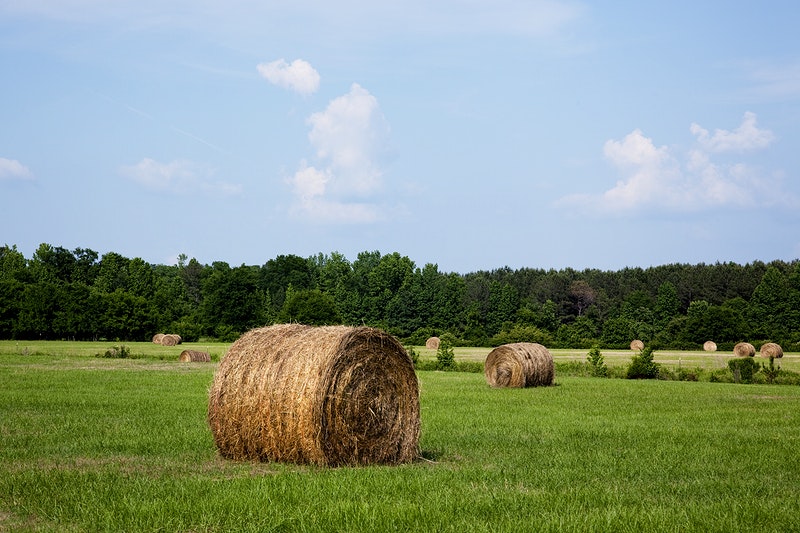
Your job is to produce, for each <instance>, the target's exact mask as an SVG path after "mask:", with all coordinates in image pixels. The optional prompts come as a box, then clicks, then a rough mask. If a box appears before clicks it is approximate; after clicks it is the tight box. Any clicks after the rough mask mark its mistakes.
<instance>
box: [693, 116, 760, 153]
mask: <svg viewBox="0 0 800 533" xmlns="http://www.w3.org/2000/svg"><path fill="white" fill-rule="evenodd" d="M689 130H690V131H691V132H692V134H693V135H695V136H696V137H697V142H698V143H700V145H701V146H702V147H703V148H705V149H706V150H708V151H710V152H744V151H748V150H758V149H761V148H766V147H767V146H769V145H770V144H771V143H772V141H773V140H774V139H775V135H773V133H772V132H771V131H770V130H762V129H759V128H758V127H757V126H756V115H755V113H751V112H750V111H748V112H746V113H745V114H744V118H743V119H742V124H741V125H740V126H739V127H738V128H736V129H735V130H733V131H728V130H720V129H717V130H714V135H709V134H708V130H706V129H704V128H702V127H700V126H699V125H698V124H695V123H692V125H691V126H690V128H689Z"/></svg>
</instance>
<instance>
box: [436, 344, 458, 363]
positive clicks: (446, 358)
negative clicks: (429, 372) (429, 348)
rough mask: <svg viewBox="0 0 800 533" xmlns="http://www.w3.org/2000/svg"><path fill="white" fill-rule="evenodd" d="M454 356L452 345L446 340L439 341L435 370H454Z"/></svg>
mask: <svg viewBox="0 0 800 533" xmlns="http://www.w3.org/2000/svg"><path fill="white" fill-rule="evenodd" d="M455 369H456V354H455V352H454V351H453V345H452V344H451V343H450V341H449V340H448V339H441V341H440V342H439V349H438V350H436V370H455Z"/></svg>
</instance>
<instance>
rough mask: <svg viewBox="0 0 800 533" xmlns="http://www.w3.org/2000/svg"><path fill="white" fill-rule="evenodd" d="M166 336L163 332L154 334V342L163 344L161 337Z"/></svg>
mask: <svg viewBox="0 0 800 533" xmlns="http://www.w3.org/2000/svg"><path fill="white" fill-rule="evenodd" d="M163 338H164V334H163V333H156V334H155V335H153V344H161V339H163Z"/></svg>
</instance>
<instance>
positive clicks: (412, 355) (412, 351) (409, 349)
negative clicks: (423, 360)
mask: <svg viewBox="0 0 800 533" xmlns="http://www.w3.org/2000/svg"><path fill="white" fill-rule="evenodd" d="M406 352H408V356H409V357H410V358H411V362H412V363H414V366H417V363H419V354H418V353H417V351H416V350H415V349H414V347H413V346H406Z"/></svg>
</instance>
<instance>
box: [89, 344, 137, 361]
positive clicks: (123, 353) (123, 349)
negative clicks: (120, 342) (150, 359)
mask: <svg viewBox="0 0 800 533" xmlns="http://www.w3.org/2000/svg"><path fill="white" fill-rule="evenodd" d="M130 356H131V349H130V348H128V347H127V346H114V347H112V348H109V349H108V350H106V352H105V353H104V354H102V355H100V354H97V357H108V358H113V359H127V358H128V357H130Z"/></svg>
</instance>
